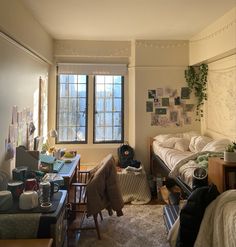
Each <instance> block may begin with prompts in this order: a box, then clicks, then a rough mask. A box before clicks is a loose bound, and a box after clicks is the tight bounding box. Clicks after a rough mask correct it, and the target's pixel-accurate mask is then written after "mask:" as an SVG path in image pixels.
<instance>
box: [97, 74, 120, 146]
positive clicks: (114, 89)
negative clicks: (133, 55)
mask: <svg viewBox="0 0 236 247" xmlns="http://www.w3.org/2000/svg"><path fill="white" fill-rule="evenodd" d="M115 82H116V83H115ZM94 85H95V87H94V88H95V94H94V95H95V98H94V105H95V110H94V114H95V115H94V118H95V121H94V142H95V143H96V142H122V141H123V127H124V126H123V108H122V105H123V94H122V92H123V83H122V76H111V75H109V76H102V77H101V76H95V84H94ZM104 104H105V107H104Z"/></svg>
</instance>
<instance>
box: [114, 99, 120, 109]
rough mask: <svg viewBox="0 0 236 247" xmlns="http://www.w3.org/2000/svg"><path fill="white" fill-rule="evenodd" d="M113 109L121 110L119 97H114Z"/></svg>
mask: <svg viewBox="0 0 236 247" xmlns="http://www.w3.org/2000/svg"><path fill="white" fill-rule="evenodd" d="M114 111H121V99H114Z"/></svg>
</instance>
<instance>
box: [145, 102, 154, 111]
mask: <svg viewBox="0 0 236 247" xmlns="http://www.w3.org/2000/svg"><path fill="white" fill-rule="evenodd" d="M146 112H153V102H152V101H146Z"/></svg>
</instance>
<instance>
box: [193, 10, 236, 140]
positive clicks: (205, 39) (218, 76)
mask: <svg viewBox="0 0 236 247" xmlns="http://www.w3.org/2000/svg"><path fill="white" fill-rule="evenodd" d="M201 62H205V63H208V65H209V73H208V82H207V94H208V100H207V101H206V102H205V106H204V118H203V121H202V126H201V129H202V133H203V134H206V135H209V136H211V137H213V138H228V139H231V140H235V138H236V117H235V116H236V110H235V109H236V98H235V95H236V7H235V8H233V9H232V10H230V11H229V12H228V13H226V14H225V15H224V16H222V17H221V18H219V19H218V20H217V21H215V22H214V23H212V24H211V25H209V26H208V27H206V28H205V29H204V30H202V31H201V32H199V33H198V34H196V35H195V36H194V37H193V38H192V39H191V40H190V64H197V63H201Z"/></svg>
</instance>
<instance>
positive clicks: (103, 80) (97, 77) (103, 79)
mask: <svg viewBox="0 0 236 247" xmlns="http://www.w3.org/2000/svg"><path fill="white" fill-rule="evenodd" d="M104 82H105V77H104V76H103V75H97V76H96V83H97V84H99V83H104Z"/></svg>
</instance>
